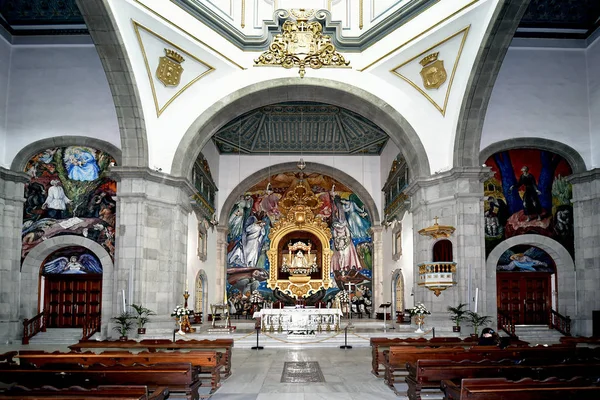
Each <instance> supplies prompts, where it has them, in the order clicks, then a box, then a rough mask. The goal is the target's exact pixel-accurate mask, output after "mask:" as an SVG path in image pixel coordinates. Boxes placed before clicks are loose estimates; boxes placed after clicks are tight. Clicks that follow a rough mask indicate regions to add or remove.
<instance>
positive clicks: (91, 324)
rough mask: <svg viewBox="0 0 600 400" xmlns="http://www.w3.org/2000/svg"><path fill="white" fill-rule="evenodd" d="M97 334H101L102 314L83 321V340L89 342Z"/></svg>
mask: <svg viewBox="0 0 600 400" xmlns="http://www.w3.org/2000/svg"><path fill="white" fill-rule="evenodd" d="M96 332H100V314H98V315H96V316H93V317H87V318H86V319H85V321H83V335H81V340H88V339H89V338H91V337H92V335H93V334H94V333H96Z"/></svg>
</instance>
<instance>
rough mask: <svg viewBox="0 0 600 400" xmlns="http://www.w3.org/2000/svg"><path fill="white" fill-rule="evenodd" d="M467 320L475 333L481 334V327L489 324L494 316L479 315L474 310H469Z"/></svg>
mask: <svg viewBox="0 0 600 400" xmlns="http://www.w3.org/2000/svg"><path fill="white" fill-rule="evenodd" d="M466 319H467V321H468V322H469V325H471V326H472V327H473V329H474V331H475V333H474V335H475V336H479V328H480V327H482V326H484V325H488V324H490V323H491V322H492V317H490V316H489V315H479V314H477V313H476V312H473V311H467V318H466Z"/></svg>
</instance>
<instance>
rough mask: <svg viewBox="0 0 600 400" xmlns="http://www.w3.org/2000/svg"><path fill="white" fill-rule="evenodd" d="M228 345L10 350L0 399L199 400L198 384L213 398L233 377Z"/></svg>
mask: <svg viewBox="0 0 600 400" xmlns="http://www.w3.org/2000/svg"><path fill="white" fill-rule="evenodd" d="M232 347H233V340H232V339H215V340H189V341H177V342H171V341H167V340H143V341H141V342H135V341H126V342H121V341H89V342H87V341H86V342H80V343H78V344H76V345H73V346H71V351H70V352H66V353H61V352H44V351H29V350H27V351H25V350H22V351H13V352H9V353H5V354H3V355H1V356H0V383H2V384H4V386H5V387H7V388H5V389H0V399H17V398H23V399H34V398H52V399H60V398H64V399H67V398H79V399H81V398H90V399H96V398H111V399H113V398H114V399H153V400H156V399H165V398H186V399H199V398H200V394H199V388H200V386H201V385H207V384H210V394H212V393H214V392H215V391H216V390H217V389H218V388H219V387H220V385H221V380H222V379H226V378H227V377H229V376H230V375H231V348H232ZM89 349H96V350H101V351H100V352H92V351H83V350H89ZM110 349H116V350H110ZM130 350H138V351H139V352H137V353H133V352H131V351H130Z"/></svg>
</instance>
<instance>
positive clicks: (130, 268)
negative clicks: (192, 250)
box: [109, 167, 194, 316]
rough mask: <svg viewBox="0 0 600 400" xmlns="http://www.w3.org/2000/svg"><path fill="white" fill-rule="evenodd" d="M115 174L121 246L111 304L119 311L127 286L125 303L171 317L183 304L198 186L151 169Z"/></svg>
mask: <svg viewBox="0 0 600 400" xmlns="http://www.w3.org/2000/svg"><path fill="white" fill-rule="evenodd" d="M112 176H113V178H114V179H115V180H117V182H118V184H117V232H116V241H117V246H116V252H115V274H114V282H113V287H114V290H113V293H114V294H113V296H112V297H113V298H112V305H109V306H112V313H113V315H117V314H119V313H120V312H121V311H122V309H123V305H122V304H123V299H122V293H123V290H125V294H126V297H127V303H136V304H142V305H143V306H144V307H147V308H150V309H151V310H154V311H156V313H157V314H158V315H159V316H169V314H170V313H171V311H172V310H173V308H174V307H175V306H176V305H177V304H182V303H183V296H182V295H183V291H184V289H185V287H184V286H185V284H186V271H187V236H188V214H189V213H190V212H192V207H191V203H190V196H191V195H192V194H193V193H194V188H193V186H192V185H191V183H190V182H189V181H188V180H187V179H185V178H179V177H173V176H170V175H168V174H163V173H160V172H155V171H152V170H150V169H147V168H138V167H114V168H113V169H112ZM192 279H193V277H192ZM129 293H132V296H129V295H128V294H129ZM129 297H132V298H129Z"/></svg>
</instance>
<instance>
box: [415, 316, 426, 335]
mask: <svg viewBox="0 0 600 400" xmlns="http://www.w3.org/2000/svg"><path fill="white" fill-rule="evenodd" d="M424 323H425V316H424V315H420V314H417V315H415V324H417V330H416V331H415V333H423V332H424V331H423V324H424Z"/></svg>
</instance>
